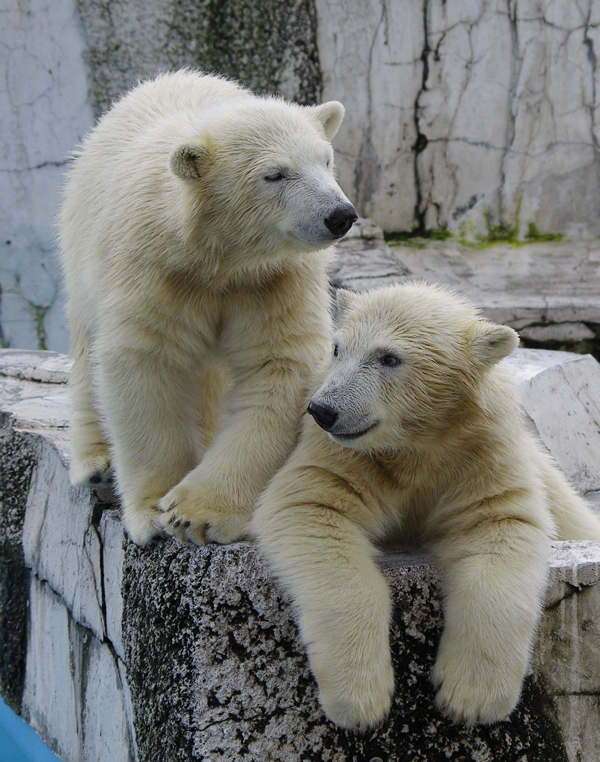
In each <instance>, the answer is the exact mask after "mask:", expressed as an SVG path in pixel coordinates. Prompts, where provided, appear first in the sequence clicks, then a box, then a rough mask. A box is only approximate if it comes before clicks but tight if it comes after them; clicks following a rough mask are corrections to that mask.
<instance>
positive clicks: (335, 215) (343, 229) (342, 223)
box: [325, 204, 358, 238]
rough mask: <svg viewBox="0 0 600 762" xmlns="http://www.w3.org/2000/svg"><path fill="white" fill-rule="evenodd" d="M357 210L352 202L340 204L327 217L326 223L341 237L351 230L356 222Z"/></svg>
mask: <svg viewBox="0 0 600 762" xmlns="http://www.w3.org/2000/svg"><path fill="white" fill-rule="evenodd" d="M357 219H358V217H357V216H356V210H355V209H354V207H353V206H352V204H347V205H345V206H339V207H338V208H337V209H336V210H335V211H334V212H332V214H330V215H329V217H326V218H325V224H326V225H327V227H328V228H329V230H331V232H332V233H333V235H334V236H335V237H336V238H341V237H342V236H343V235H346V233H347V232H348V231H349V230H350V228H351V227H352V225H354V223H355V222H356V220H357Z"/></svg>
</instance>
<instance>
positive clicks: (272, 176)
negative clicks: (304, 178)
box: [265, 172, 285, 183]
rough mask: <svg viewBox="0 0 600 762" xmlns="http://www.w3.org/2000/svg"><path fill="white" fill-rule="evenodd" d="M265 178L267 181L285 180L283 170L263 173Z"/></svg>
mask: <svg viewBox="0 0 600 762" xmlns="http://www.w3.org/2000/svg"><path fill="white" fill-rule="evenodd" d="M265 180H266V181H267V182H268V183H278V182H279V181H280V180H285V175H284V174H283V172H271V173H269V174H268V175H265Z"/></svg>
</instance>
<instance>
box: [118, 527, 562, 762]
mask: <svg viewBox="0 0 600 762" xmlns="http://www.w3.org/2000/svg"><path fill="white" fill-rule="evenodd" d="M382 567H383V570H384V573H385V575H386V577H387V578H388V580H389V582H390V586H391V588H392V591H393V596H394V603H395V617H394V624H393V627H392V634H391V641H392V649H393V660H394V667H395V671H396V682H397V687H396V694H395V698H394V705H393V709H392V714H391V717H390V719H389V720H388V721H387V722H386V723H385V724H384V725H383V726H382V727H381V728H379V729H377V730H375V731H372V732H370V733H366V734H364V735H360V734H356V733H349V732H346V731H342V730H340V729H339V728H337V727H336V726H335V725H333V724H332V723H330V722H329V721H328V720H326V718H325V717H324V715H323V714H322V712H321V710H320V708H319V705H318V703H317V697H316V687H315V683H314V681H313V679H312V677H311V675H310V671H309V669H308V665H307V660H306V657H305V653H304V649H303V647H302V645H301V644H300V642H299V640H298V634H297V630H296V627H295V625H294V623H293V620H292V612H291V610H290V607H289V605H288V604H287V603H286V602H285V601H284V599H283V597H282V595H281V593H280V592H279V591H278V589H277V587H276V585H275V584H274V582H273V581H272V580H270V578H269V574H268V572H267V570H266V569H265V567H264V564H263V562H262V561H261V559H260V558H259V557H258V554H257V552H256V550H255V549H254V547H253V546H251V545H247V544H244V543H237V544H235V545H233V546H229V547H220V546H209V547H207V548H202V549H198V548H191V549H190V548H181V547H180V546H177V545H176V544H175V543H174V542H173V541H169V542H168V543H164V544H161V545H157V546H155V547H153V548H149V549H139V548H136V547H135V546H133V545H131V544H128V546H127V552H126V572H125V580H126V581H125V590H124V593H125V619H124V622H125V632H124V637H125V643H126V646H125V648H126V661H127V663H128V667H129V675H130V679H131V686H132V693H133V696H134V708H135V717H136V729H137V742H138V753H139V759H140V760H148V762H149V761H150V760H152V762H163V761H164V762H167V760H168V761H169V762H171V761H172V760H173V761H174V760H192V759H198V760H201V759H210V760H211V761H212V760H215V761H216V760H224V761H225V760H227V762H250V761H254V760H256V761H257V762H258V760H261V762H262V761H263V760H272V761H273V762H275V761H277V762H311V761H314V762H321V761H322V760H323V761H324V762H325V761H327V762H343V761H345V760H370V759H372V758H373V757H381V758H382V759H384V760H390V761H391V760H400V759H410V760H411V762H412V761H414V762H417V761H418V760H419V761H420V760H423V762H425V761H430V760H434V759H449V760H490V762H491V760H500V759H501V760H503V762H517V761H519V762H525V760H526V761H527V762H536V761H537V760H539V762H542V761H543V762H547V760H549V759H552V760H553V762H559V761H560V760H566V759H567V757H566V754H565V751H564V749H563V745H562V741H561V739H560V737H559V734H558V731H557V728H556V727H555V725H554V724H553V722H552V720H551V719H549V717H548V716H547V715H546V714H545V711H544V701H547V698H546V697H545V694H544V693H542V692H541V691H540V690H539V689H538V688H537V686H536V685H535V684H534V682H533V681H530V682H529V684H528V685H527V687H526V690H525V693H524V697H523V700H522V702H521V704H520V706H519V708H518V709H517V710H516V712H515V713H514V714H513V715H512V716H511V718H510V720H509V721H507V722H503V723H500V724H498V725H496V726H494V727H478V728H474V729H467V728H464V727H459V726H456V725H453V724H452V723H450V722H448V721H446V720H444V719H443V718H442V717H441V716H440V715H439V713H438V712H437V711H436V710H435V709H434V707H433V704H432V699H433V695H434V693H433V689H432V687H431V686H430V683H429V671H430V668H431V666H432V663H433V659H434V657H435V652H436V648H437V644H438V641H439V636H440V632H441V625H442V617H441V605H440V592H439V578H438V573H437V572H436V570H435V569H433V568H432V567H431V566H430V565H429V564H428V563H427V561H426V560H425V559H419V558H418V557H415V556H414V555H402V554H393V553H389V554H386V555H385V557H384V559H383V561H382ZM159 629H160V633H159V632H158V631H159ZM174 676H175V677H176V679H174ZM157 728H160V732H157Z"/></svg>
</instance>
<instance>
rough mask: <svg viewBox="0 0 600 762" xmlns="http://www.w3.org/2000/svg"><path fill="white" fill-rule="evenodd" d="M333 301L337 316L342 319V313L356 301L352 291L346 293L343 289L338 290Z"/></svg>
mask: <svg viewBox="0 0 600 762" xmlns="http://www.w3.org/2000/svg"><path fill="white" fill-rule="evenodd" d="M335 300H336V304H337V309H338V315H339V316H340V317H344V313H345V312H346V311H347V310H348V308H349V307H350V305H351V304H352V303H353V302H355V301H356V294H355V293H354V292H353V291H346V289H345V288H338V290H337V291H336V293H335Z"/></svg>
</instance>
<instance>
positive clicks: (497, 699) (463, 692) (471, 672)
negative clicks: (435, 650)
mask: <svg viewBox="0 0 600 762" xmlns="http://www.w3.org/2000/svg"><path fill="white" fill-rule="evenodd" d="M508 672H509V670H506V671H505V670H504V669H500V668H499V666H497V667H496V668H493V667H492V668H490V661H489V659H484V658H483V657H482V658H481V659H471V660H467V659H464V660H463V659H454V660H450V659H447V660H445V659H443V658H440V657H438V660H437V662H436V663H435V665H434V668H433V671H432V675H431V679H432V682H433V684H434V687H436V688H437V689H438V691H437V695H436V699H435V703H436V706H437V708H438V709H439V710H440V712H441V713H442V714H443V715H444V716H445V717H447V718H448V719H450V720H452V721H453V722H457V723H464V724H465V725H467V726H472V725H476V724H479V723H483V724H491V723H494V722H500V720H504V719H506V718H507V717H508V715H509V714H510V713H511V712H512V710H513V709H514V708H515V706H516V705H517V702H518V700H519V695H520V692H521V683H522V679H523V678H522V674H521V673H519V674H514V675H510V674H507V673H508Z"/></svg>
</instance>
